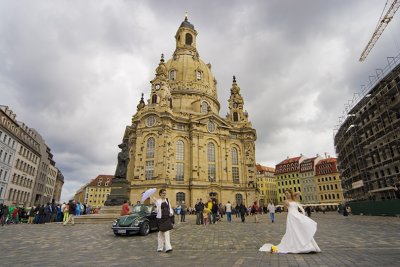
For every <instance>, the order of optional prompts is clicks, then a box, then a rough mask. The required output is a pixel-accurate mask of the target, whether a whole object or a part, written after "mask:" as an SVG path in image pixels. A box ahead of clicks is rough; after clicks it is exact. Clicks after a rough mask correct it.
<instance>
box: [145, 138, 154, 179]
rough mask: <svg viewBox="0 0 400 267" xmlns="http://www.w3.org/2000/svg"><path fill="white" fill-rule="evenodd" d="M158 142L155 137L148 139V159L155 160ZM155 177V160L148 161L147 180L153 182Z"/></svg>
mask: <svg viewBox="0 0 400 267" xmlns="http://www.w3.org/2000/svg"><path fill="white" fill-rule="evenodd" d="M155 144H156V141H155V140H154V138H153V137H150V138H149V139H147V146H146V147H147V149H146V158H148V159H151V158H154V148H155ZM153 177H154V160H146V168H145V179H146V180H152V179H153Z"/></svg>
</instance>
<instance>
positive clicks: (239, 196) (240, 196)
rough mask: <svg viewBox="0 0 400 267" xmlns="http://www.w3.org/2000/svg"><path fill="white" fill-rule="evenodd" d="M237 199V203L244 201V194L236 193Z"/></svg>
mask: <svg viewBox="0 0 400 267" xmlns="http://www.w3.org/2000/svg"><path fill="white" fill-rule="evenodd" d="M235 199H236V204H240V203H243V196H242V194H236V195H235ZM243 204H244V203H243Z"/></svg>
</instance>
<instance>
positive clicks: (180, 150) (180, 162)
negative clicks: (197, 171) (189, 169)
mask: <svg viewBox="0 0 400 267" xmlns="http://www.w3.org/2000/svg"><path fill="white" fill-rule="evenodd" d="M175 155H176V180H177V181H183V180H184V174H185V164H184V161H185V144H184V143H183V141H182V140H178V141H177V142H176V153H175Z"/></svg>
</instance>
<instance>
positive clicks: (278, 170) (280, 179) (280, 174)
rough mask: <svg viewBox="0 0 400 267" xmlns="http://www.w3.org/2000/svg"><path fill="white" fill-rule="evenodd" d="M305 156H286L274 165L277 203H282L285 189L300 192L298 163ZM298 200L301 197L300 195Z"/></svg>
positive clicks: (301, 198) (284, 198)
mask: <svg viewBox="0 0 400 267" xmlns="http://www.w3.org/2000/svg"><path fill="white" fill-rule="evenodd" d="M305 159H306V157H304V156H303V155H300V156H299V157H294V158H289V157H288V158H287V159H285V160H284V161H282V162H280V163H278V164H277V165H276V166H275V177H276V182H277V184H278V193H277V198H278V204H280V205H282V204H283V202H284V201H285V200H286V197H285V190H286V189H291V190H292V191H293V193H295V192H301V184H300V164H301V163H302V162H303V160H305ZM299 200H300V201H302V200H303V197H302V196H300V199H299Z"/></svg>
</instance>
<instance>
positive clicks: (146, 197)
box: [140, 188, 157, 203]
mask: <svg viewBox="0 0 400 267" xmlns="http://www.w3.org/2000/svg"><path fill="white" fill-rule="evenodd" d="M156 191H157V189H156V188H150V189H147V190H146V191H145V192H143V194H142V199H141V200H140V202H142V203H143V202H144V201H145V200H146V199H148V198H149V197H150V196H151V195H152V194H154V193H155V192H156Z"/></svg>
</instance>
